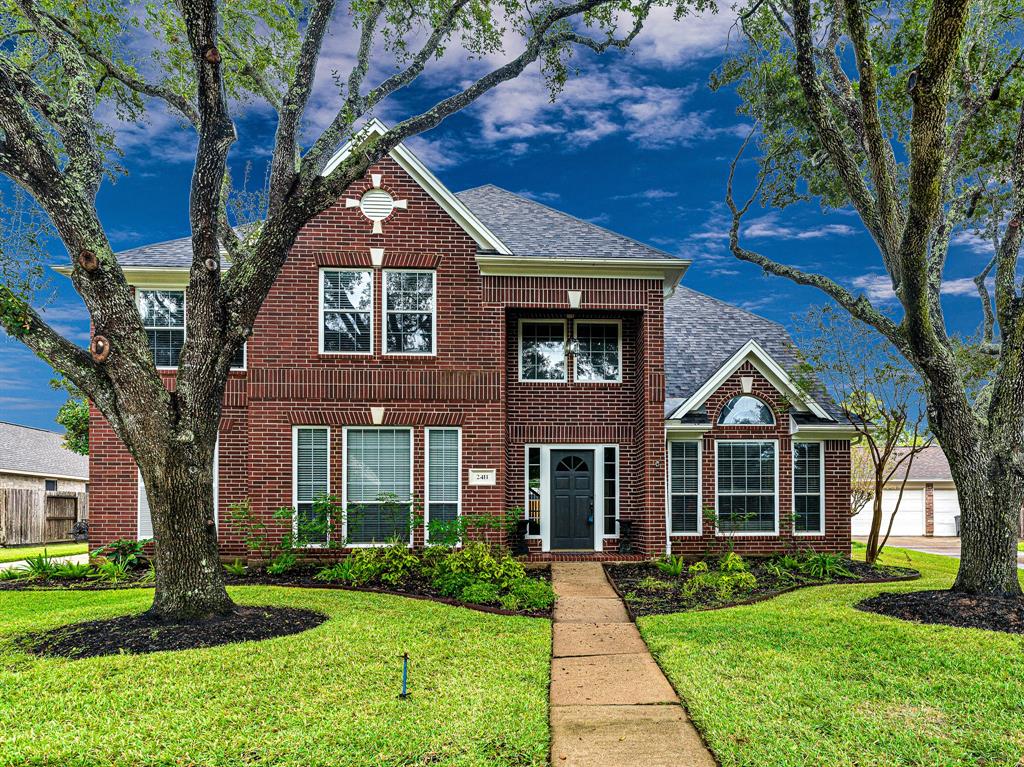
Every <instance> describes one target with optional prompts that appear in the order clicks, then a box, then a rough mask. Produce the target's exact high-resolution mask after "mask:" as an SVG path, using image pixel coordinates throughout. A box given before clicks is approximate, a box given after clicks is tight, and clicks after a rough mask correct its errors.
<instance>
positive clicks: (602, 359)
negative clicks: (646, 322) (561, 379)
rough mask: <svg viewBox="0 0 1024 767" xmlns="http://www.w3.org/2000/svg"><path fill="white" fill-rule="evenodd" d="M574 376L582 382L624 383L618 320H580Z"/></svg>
mask: <svg viewBox="0 0 1024 767" xmlns="http://www.w3.org/2000/svg"><path fill="white" fill-rule="evenodd" d="M574 331H575V335H576V339H575V344H574V346H573V352H574V357H575V360H576V368H575V376H576V380H577V381H582V382H589V383H593V382H602V381H607V382H615V381H621V380H622V324H621V323H620V322H618V320H602V321H593V320H579V321H577V322H576V323H575V325H574Z"/></svg>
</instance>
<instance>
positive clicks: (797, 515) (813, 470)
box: [793, 442, 825, 533]
mask: <svg viewBox="0 0 1024 767" xmlns="http://www.w3.org/2000/svg"><path fill="white" fill-rule="evenodd" d="M822 468H823V467H822V460H821V443H820V442H796V443H794V444H793V517H794V519H793V528H794V530H796V532H798V533H823V532H824V531H825V520H824V518H823V517H824V515H823V514H822V511H823V509H822V506H823V504H822V495H823V490H824V487H823V486H822V477H823V472H822Z"/></svg>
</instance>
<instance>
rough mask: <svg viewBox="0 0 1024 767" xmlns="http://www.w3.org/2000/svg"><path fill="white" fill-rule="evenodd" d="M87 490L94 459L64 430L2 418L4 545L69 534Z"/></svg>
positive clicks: (84, 509)
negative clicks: (69, 444) (70, 442)
mask: <svg viewBox="0 0 1024 767" xmlns="http://www.w3.org/2000/svg"><path fill="white" fill-rule="evenodd" d="M88 490H89V459H88V458H87V457H86V456H84V455H79V454H78V453H75V452H72V451H71V450H68V449H67V448H66V447H64V435H63V434H58V433H56V432H52V431H46V430H45V429H36V428H33V427H30V426H20V425H18V424H15V423H8V422H6V421H0V545H7V546H12V545H22V544H31V543H48V542H50V541H55V540H65V539H67V538H69V537H70V532H71V525H73V524H74V522H75V521H77V520H78V519H86V518H87V517H88V506H87V500H86V493H87V492H88ZM48 520H49V521H48Z"/></svg>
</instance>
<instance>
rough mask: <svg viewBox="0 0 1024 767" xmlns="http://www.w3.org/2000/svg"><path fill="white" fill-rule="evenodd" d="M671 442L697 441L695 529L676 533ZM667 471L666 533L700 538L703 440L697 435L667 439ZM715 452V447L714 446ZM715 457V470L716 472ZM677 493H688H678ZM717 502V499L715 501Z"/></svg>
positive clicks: (702, 529)
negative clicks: (674, 527) (673, 522)
mask: <svg viewBox="0 0 1024 767" xmlns="http://www.w3.org/2000/svg"><path fill="white" fill-rule="evenodd" d="M673 442H696V443H697V529H696V530H695V531H693V532H688V531H685V532H680V533H677V532H675V531H674V530H673V529H672V443H673ZM666 452H667V453H668V461H667V462H666V463H667V464H668V472H667V473H666V475H665V525H666V528H665V529H667V530H668V534H669V536H670V537H672V538H684V537H685V538H700V537H701V536H702V535H703V534H704V471H703V469H704V440H703V439H700V438H699V437H698V438H696V439H694V438H692V437H690V438H686V439H670V440H669V441H668V450H667V451H666ZM716 453H717V448H716ZM717 470H718V466H717V459H716V466H715V471H716V472H717ZM717 485H718V475H717V474H716V475H715V490H716V493H715V497H716V498H717V497H718V493H717V490H718V486H717ZM679 495H689V493H680V494H679ZM716 503H717V501H716Z"/></svg>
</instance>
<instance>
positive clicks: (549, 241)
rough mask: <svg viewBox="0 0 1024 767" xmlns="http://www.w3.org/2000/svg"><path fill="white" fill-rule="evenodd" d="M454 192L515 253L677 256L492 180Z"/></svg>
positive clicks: (562, 256)
mask: <svg viewBox="0 0 1024 767" xmlns="http://www.w3.org/2000/svg"><path fill="white" fill-rule="evenodd" d="M455 196H456V197H458V198H459V199H460V200H461V201H462V202H463V203H464V204H465V205H466V207H467V208H469V209H470V210H471V211H472V212H473V214H474V215H475V216H476V217H477V218H479V219H480V221H481V222H483V224H484V226H486V227H487V228H488V229H490V230H491V231H492V232H494V234H495V235H496V236H497V237H498V239H499V240H501V241H502V242H503V243H505V245H507V246H508V248H509V250H511V251H512V253H513V254H514V255H516V256H539V257H541V258H595V259H597V258H628V259H644V260H649V259H656V260H665V259H674V258H676V257H675V256H672V255H670V254H668V253H666V252H665V251H663V250H658V249H657V248H652V247H651V246H650V245H644V244H643V243H642V242H637V241H636V240H633V239H630V238H629V237H626V236H624V235H621V234H616V233H615V232H612V231H609V230H608V229H605V228H604V227H601V226H597V224H591V223H590V222H588V221H584V220H582V219H579V218H576V217H575V216H570V215H569V214H568V213H563V212H562V211H560V210H555V209H554V208H550V207H548V206H547V205H542V204H541V203H539V202H535V201H533V200H530V199H528V198H526V197H523V196H522V195H518V194H514V193H512V192H509V191H508V190H506V189H501V188H500V187H496V186H494V185H493V184H485V185H483V186H478V187H476V188H474V189H467V190H466V191H464V192H459V193H458V194H457V195H455Z"/></svg>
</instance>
